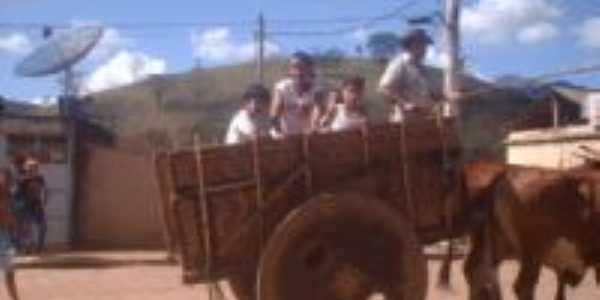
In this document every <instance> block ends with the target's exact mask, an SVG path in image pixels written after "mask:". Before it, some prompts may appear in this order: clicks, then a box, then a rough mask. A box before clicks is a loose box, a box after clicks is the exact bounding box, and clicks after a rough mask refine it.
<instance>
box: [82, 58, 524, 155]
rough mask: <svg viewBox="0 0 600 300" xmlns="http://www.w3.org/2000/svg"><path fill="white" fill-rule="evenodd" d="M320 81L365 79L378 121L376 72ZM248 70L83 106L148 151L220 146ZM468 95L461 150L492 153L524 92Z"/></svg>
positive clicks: (157, 80) (176, 78)
mask: <svg viewBox="0 0 600 300" xmlns="http://www.w3.org/2000/svg"><path fill="white" fill-rule="evenodd" d="M320 66H321V68H320V69H319V74H320V75H321V76H320V77H321V78H322V79H323V81H324V82H325V83H326V84H327V83H329V82H331V81H332V80H333V79H335V78H336V77H339V76H340V75H341V74H347V73H359V74H362V75H364V76H365V77H366V78H367V94H366V97H365V98H366V99H365V100H366V103H367V105H366V106H367V108H368V111H369V116H370V118H371V119H374V120H379V121H383V120H384V117H385V105H384V101H383V99H381V98H380V96H378V95H377V94H376V93H375V92H374V90H375V88H374V87H375V84H376V81H377V79H378V77H379V75H380V74H381V72H382V69H383V66H381V65H379V64H377V63H374V62H371V61H366V60H365V61H363V60H352V61H341V62H340V61H336V62H332V63H323V64H321V65H320ZM284 74H285V63H284V62H283V61H277V60H276V61H270V62H268V63H267V64H266V70H265V81H266V83H267V85H268V86H269V87H272V86H273V83H274V82H275V80H276V79H278V78H281V77H282V76H283V75H284ZM253 78H255V71H254V68H253V65H251V64H246V65H239V66H231V67H222V68H215V69H196V70H193V71H190V72H187V73H184V74H178V75H167V76H156V77H153V78H150V79H148V80H145V81H143V82H139V83H137V84H134V85H131V86H127V87H123V88H119V89H114V90H110V91H105V92H101V93H98V94H94V95H91V98H92V99H91V102H90V104H91V105H92V107H93V111H94V114H96V115H97V116H98V117H99V118H100V119H101V120H103V123H104V125H105V126H107V127H109V128H110V129H111V130H113V131H114V132H115V133H117V135H118V136H119V138H120V139H121V141H132V140H133V141H136V142H137V143H138V144H139V143H140V142H141V143H142V144H145V145H147V146H149V147H155V146H162V145H173V144H177V145H181V144H189V143H190V141H191V140H192V137H193V136H194V135H199V136H200V137H201V139H202V141H203V142H205V143H213V142H218V141H220V140H221V138H222V136H223V134H224V131H225V127H226V126H227V122H228V120H229V118H230V117H231V115H232V114H233V113H234V111H235V110H236V109H237V108H238V107H239V105H240V103H239V102H240V95H241V94H242V92H243V89H244V88H245V86H246V85H247V84H249V83H251V82H252V81H253ZM468 86H469V89H470V90H472V91H474V90H477V91H480V92H476V93H473V94H472V95H471V96H470V97H469V99H466V101H465V103H466V105H465V109H464V111H465V122H464V123H465V128H466V129H467V130H466V133H465V137H466V139H465V140H466V141H465V143H466V145H467V146H468V147H469V148H471V149H474V150H473V151H480V149H483V150H484V151H491V152H494V153H496V154H498V153H500V152H499V151H501V145H500V143H499V141H500V140H501V139H502V137H503V134H505V133H506V132H505V131H506V129H505V128H502V127H501V126H499V124H504V123H505V122H507V121H509V120H511V119H512V118H514V117H515V116H517V115H518V114H520V113H522V111H524V110H527V108H528V107H529V106H530V105H531V104H532V101H531V100H530V99H529V98H528V97H527V95H525V94H524V93H521V92H519V91H518V90H513V89H507V88H504V89H500V90H497V89H492V88H491V86H490V85H489V84H487V83H484V82H482V81H478V80H475V79H472V78H471V79H469V80H468Z"/></svg>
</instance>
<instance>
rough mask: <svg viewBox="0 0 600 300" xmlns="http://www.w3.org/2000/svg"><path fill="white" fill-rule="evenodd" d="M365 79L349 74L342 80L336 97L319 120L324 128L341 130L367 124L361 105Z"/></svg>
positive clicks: (361, 126) (362, 126) (357, 127)
mask: <svg viewBox="0 0 600 300" xmlns="http://www.w3.org/2000/svg"><path fill="white" fill-rule="evenodd" d="M364 89H365V79H364V78H363V77H360V76H349V77H346V78H345V79H344V80H342V82H341V85H340V89H339V90H338V91H337V93H339V95H338V96H339V102H338V99H335V98H337V97H335V98H334V99H332V101H331V102H330V103H329V107H328V109H327V111H326V112H325V115H324V117H323V118H322V121H321V126H322V128H324V129H325V130H331V131H341V130H349V129H362V128H364V127H365V126H366V124H367V116H366V113H365V112H364V108H363V105H362V96H363V93H364Z"/></svg>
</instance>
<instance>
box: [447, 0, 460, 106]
mask: <svg viewBox="0 0 600 300" xmlns="http://www.w3.org/2000/svg"><path fill="white" fill-rule="evenodd" d="M461 2H462V0H446V2H445V18H444V21H445V23H444V42H445V48H446V49H445V53H446V55H447V57H448V65H447V66H446V70H445V73H444V96H445V97H446V99H447V100H448V101H449V102H448V105H446V108H445V109H444V110H445V111H444V115H446V116H448V115H458V114H459V113H460V107H459V105H458V104H459V103H458V97H459V91H460V73H461V69H462V62H461V61H460V29H459V26H460V22H459V20H460V6H461Z"/></svg>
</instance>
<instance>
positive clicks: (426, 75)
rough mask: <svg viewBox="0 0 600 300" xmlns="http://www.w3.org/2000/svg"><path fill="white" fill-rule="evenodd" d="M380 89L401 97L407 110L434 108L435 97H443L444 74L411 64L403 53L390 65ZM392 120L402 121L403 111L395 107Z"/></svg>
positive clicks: (382, 78)
mask: <svg viewBox="0 0 600 300" xmlns="http://www.w3.org/2000/svg"><path fill="white" fill-rule="evenodd" d="M378 87H379V90H392V91H395V92H396V93H397V94H398V95H400V97H401V98H402V100H403V105H404V109H406V110H410V109H411V107H412V106H413V105H423V106H433V105H435V104H436V103H437V99H435V97H437V96H440V95H443V87H444V84H443V73H442V71H441V70H439V69H436V68H432V67H429V66H425V65H416V64H413V63H410V56H409V54H408V53H401V54H399V55H397V56H396V57H395V58H394V59H393V60H392V61H391V62H390V63H389V64H388V66H387V68H386V70H385V72H384V73H383V75H382V76H381V79H380V80H379V86H378ZM390 119H391V121H393V122H400V121H402V120H403V116H402V109H401V108H400V107H394V109H393V111H392V114H391V116H390Z"/></svg>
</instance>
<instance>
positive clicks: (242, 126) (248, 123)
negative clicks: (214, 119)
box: [225, 109, 258, 144]
mask: <svg viewBox="0 0 600 300" xmlns="http://www.w3.org/2000/svg"><path fill="white" fill-rule="evenodd" d="M256 136H258V129H257V125H256V122H255V121H254V120H253V119H252V118H251V117H250V114H248V111H247V110H245V109H241V110H239V111H238V112H237V113H236V114H235V115H234V116H233V118H232V119H231V122H229V127H228V128H227V135H225V144H238V143H244V142H247V141H250V140H252V139H254V138H256Z"/></svg>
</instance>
